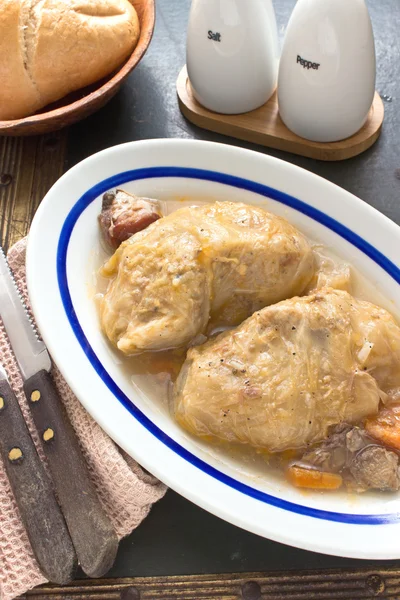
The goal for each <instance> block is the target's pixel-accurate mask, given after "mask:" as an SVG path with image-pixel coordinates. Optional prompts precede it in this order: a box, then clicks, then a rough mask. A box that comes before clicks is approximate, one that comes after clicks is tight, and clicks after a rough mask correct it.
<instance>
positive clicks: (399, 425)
mask: <svg viewBox="0 0 400 600" xmlns="http://www.w3.org/2000/svg"><path fill="white" fill-rule="evenodd" d="M365 429H366V431H367V432H368V433H369V434H370V435H371V436H372V437H374V438H375V439H376V440H378V441H380V442H382V444H385V445H386V446H390V447H392V448H396V450H400V406H393V407H390V408H383V409H382V410H380V411H379V413H378V414H377V415H376V417H372V418H370V419H367V420H366V422H365Z"/></svg>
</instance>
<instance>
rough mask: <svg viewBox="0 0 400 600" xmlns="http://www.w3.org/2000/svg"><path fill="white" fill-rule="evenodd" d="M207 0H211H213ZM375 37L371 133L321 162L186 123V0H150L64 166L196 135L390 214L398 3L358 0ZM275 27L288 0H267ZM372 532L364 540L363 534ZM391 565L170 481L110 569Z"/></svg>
mask: <svg viewBox="0 0 400 600" xmlns="http://www.w3.org/2000/svg"><path fill="white" fill-rule="evenodd" d="M215 1H216V0H215ZM367 3H368V6H369V9H370V12H371V17H372V21H373V27H374V32H375V39H376V49H377V89H378V91H379V92H380V93H381V95H382V97H383V98H386V100H385V110H386V113H385V122H384V127H383V132H382V135H381V138H380V139H379V140H378V142H377V143H376V144H375V146H373V147H372V148H371V149H370V150H368V151H367V152H366V153H364V154H362V155H361V156H359V157H357V158H354V159H351V160H348V161H345V162H339V163H324V162H321V161H316V160H310V159H307V158H302V157H298V156H294V155H291V154H286V153H283V152H278V151H271V150H269V149H265V148H262V147H259V146H255V145H252V144H246V143H244V142H240V141H238V140H234V139H231V138H228V137H224V136H220V135H217V134H213V133H210V132H207V131H204V130H201V129H199V128H198V127H195V126H193V125H191V124H190V123H188V122H187V121H186V120H185V119H184V117H183V116H182V115H181V113H180V111H179V109H178V103H177V99H176V91H175V82H176V78H177V76H178V73H179V71H180V69H181V67H182V66H183V64H184V62H185V43H186V39H185V38H186V26H187V20H188V13H189V6H190V1H189V0H158V1H157V19H156V20H157V24H156V30H155V34H154V38H153V41H152V44H151V46H150V49H149V51H148V53H147V54H146V56H145V57H144V59H143V61H142V62H141V64H140V65H139V67H138V68H137V69H136V70H135V71H134V72H133V73H132V74H131V76H130V78H129V80H128V81H127V83H126V84H125V85H124V87H123V88H122V90H121V91H120V93H119V94H118V95H117V96H116V97H115V98H114V99H113V100H112V101H111V102H110V103H109V104H108V105H107V106H106V107H105V108H104V109H102V110H101V111H99V112H98V113H97V114H95V115H93V116H92V117H90V118H88V119H86V120H85V121H84V122H82V123H80V124H77V125H75V126H73V127H72V128H71V130H70V141H69V154H68V166H72V165H73V164H75V163H76V162H78V161H79V160H81V159H83V158H85V157H87V156H89V155H90V154H92V153H94V152H97V151H99V150H102V149H104V148H107V147H109V146H113V145H115V144H120V143H122V142H127V141H132V140H141V139H148V138H163V137H175V138H197V139H205V140H215V141H219V142H223V143H226V144H236V145H238V146H243V147H247V148H251V149H254V150H257V151H259V152H264V153H266V154H270V155H273V156H277V157H279V158H282V159H283V160H287V161H289V162H292V163H294V164H297V165H299V166H301V167H304V168H305V169H308V170H309V171H313V172H314V173H317V174H318V175H321V176H322V177H325V178H326V179H329V180H330V181H332V182H334V183H336V184H338V185H340V186H341V187H343V188H345V189H346V190H348V191H350V192H352V193H354V194H356V195H357V196H359V197H360V198H362V199H363V200H365V201H366V202H368V203H369V204H371V205H373V206H375V207H376V208H377V209H378V210H380V211H381V212H383V213H384V214H386V215H387V216H388V217H390V218H391V219H393V220H394V221H396V222H397V223H399V224H400V175H399V173H400V135H399V133H400V111H399V108H398V107H399V102H400V45H399V42H398V32H399V31H400V5H399V3H398V0H380V1H379V2H376V1H375V2H374V1H373V0H367ZM274 4H275V9H276V13H277V20H278V26H279V31H280V34H281V35H282V34H283V32H284V27H285V25H286V23H287V20H288V18H289V15H290V12H291V10H292V8H293V6H294V4H295V0H275V3H274ZM372 543H373V540H371V544H372ZM374 564H375V565H376V566H378V564H379V566H383V565H385V566H391V565H397V566H399V565H400V561H398V562H397V563H396V562H394V561H392V562H390V561H384V562H380V563H377V562H373V561H370V562H367V561H357V560H348V559H342V558H335V557H329V556H322V555H319V554H314V553H311V552H306V551H302V550H297V549H294V548H289V547H287V546H283V545H281V544H277V543H275V542H271V541H269V540H265V539H262V538H260V537H258V536H256V535H253V534H250V533H248V532H246V531H242V530H241V529H239V528H237V527H234V526H232V525H230V524H228V523H225V522H224V521H222V520H220V519H218V518H217V517H214V516H212V515H210V514H208V513H207V512H205V511H203V510H202V509H200V508H198V507H196V506H194V505H193V504H191V503H190V502H188V501H187V500H185V499H183V498H181V497H180V496H178V495H177V494H175V493H174V492H172V491H170V492H168V494H167V495H166V497H165V498H164V499H163V500H162V501H161V502H159V503H158V504H157V505H156V506H155V507H154V508H153V510H152V511H151V513H150V515H149V517H148V518H147V519H146V520H145V522H144V523H143V524H142V525H141V526H140V527H139V528H138V529H137V530H136V531H135V532H134V533H133V534H132V535H131V536H130V537H129V538H127V539H126V540H124V541H123V542H122V543H121V546H120V550H119V554H118V559H117V562H116V564H115V567H114V568H113V569H112V571H111V572H110V573H109V575H110V576H112V577H123V576H128V575H130V576H133V575H143V576H146V575H173V574H194V573H218V572H235V571H265V570H285V569H312V568H343V567H358V568H359V567H361V566H371V565H374Z"/></svg>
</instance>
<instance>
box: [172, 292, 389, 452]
mask: <svg viewBox="0 0 400 600" xmlns="http://www.w3.org/2000/svg"><path fill="white" fill-rule="evenodd" d="M365 344H368V345H369V346H371V348H369V350H370V351H369V352H368V353H367V352H363V351H362V349H363V348H364V347H365ZM399 358H400V328H399V327H398V325H397V324H396V323H395V321H394V319H393V318H392V317H391V316H390V315H389V313H387V312H386V311H385V310H383V309H381V308H378V307H376V306H374V305H373V304H371V303H369V302H362V301H358V300H356V299H354V298H353V297H352V296H351V295H350V294H348V293H347V292H345V291H341V290H333V289H331V288H324V289H323V290H320V291H318V292H317V293H315V294H312V295H310V296H304V297H295V298H291V299H290V300H286V301H283V302H280V303H278V304H275V305H273V306H269V307H267V308H264V309H263V310H261V311H259V312H257V313H255V314H254V315H253V316H252V317H250V318H249V319H247V320H246V321H245V322H244V323H243V324H242V325H241V326H240V327H238V328H237V329H234V330H231V331H228V332H225V333H222V334H220V335H219V336H217V337H216V338H215V339H213V340H210V341H209V342H207V343H205V344H203V345H202V346H197V347H195V348H191V349H190V350H189V351H188V354H187V359H186V361H185V363H184V365H183V367H182V370H181V372H180V375H179V377H178V380H177V382H176V386H175V415H176V418H177V420H178V421H179V423H181V424H182V426H183V427H185V428H186V429H187V430H189V431H190V432H192V433H194V434H196V435H199V436H214V437H216V438H220V439H223V440H227V441H231V442H242V443H246V444H251V445H252V446H256V447H261V448H265V449H267V450H269V451H270V452H278V451H283V450H287V449H294V448H302V447H304V446H305V445H307V444H313V443H316V442H318V441H321V440H323V439H325V438H326V437H327V436H328V434H329V430H330V428H331V427H332V426H335V425H338V424H340V423H343V422H346V423H349V424H356V423H358V422H360V421H362V420H363V419H364V418H366V417H368V416H369V415H373V414H376V413H377V411H378V406H379V402H380V398H381V396H382V395H384V392H385V391H386V387H387V386H388V385H390V386H399V384H400V369H399V368H398V366H399ZM364 369H365V370H364Z"/></svg>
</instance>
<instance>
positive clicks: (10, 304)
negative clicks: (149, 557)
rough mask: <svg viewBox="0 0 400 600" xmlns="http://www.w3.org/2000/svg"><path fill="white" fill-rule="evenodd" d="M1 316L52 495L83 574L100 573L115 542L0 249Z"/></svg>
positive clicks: (42, 349)
mask: <svg viewBox="0 0 400 600" xmlns="http://www.w3.org/2000/svg"><path fill="white" fill-rule="evenodd" d="M0 290H1V291H0V317H1V319H2V321H3V324H4V327H5V329H6V332H7V335H8V337H9V340H10V343H11V346H12V349H13V352H14V354H15V357H16V359H17V362H18V365H19V367H20V370H21V373H22V376H23V379H24V391H25V395H26V397H27V400H28V404H29V407H30V410H31V412H32V416H33V420H34V422H35V425H36V428H37V430H38V432H39V436H40V439H41V442H42V446H43V450H44V453H45V455H46V458H47V461H48V464H49V468H50V472H51V476H52V479H53V483H54V487H55V491H56V494H57V497H58V500H59V503H60V505H61V509H62V511H63V514H64V517H65V520H66V522H67V526H68V529H69V532H70V535H71V538H72V541H73V544H74V546H75V550H76V553H77V556H78V560H79V563H80V565H81V567H82V570H83V571H84V572H85V573H86V574H87V575H88V576H89V577H100V576H102V575H104V574H105V573H106V572H107V571H108V570H109V569H110V568H111V566H112V565H113V563H114V560H115V556H116V553H117V549H118V539H117V536H116V533H115V531H114V528H113V525H112V523H111V521H110V519H109V518H108V516H107V515H106V513H105V512H104V510H103V508H102V506H101V504H100V501H99V498H98V496H97V492H96V490H95V487H94V485H93V483H92V481H91V479H90V476H89V473H88V470H87V466H86V463H85V460H84V458H83V455H82V452H81V449H80V446H79V442H78V439H77V437H76V435H75V431H74V429H73V428H72V425H71V423H70V421H69V419H68V416H67V414H66V411H65V408H64V405H63V403H62V402H61V399H60V397H59V395H58V392H57V389H56V387H55V385H54V383H53V379H52V377H51V374H50V371H51V360H50V357H49V354H48V352H47V349H46V346H45V344H44V342H43V341H42V340H41V339H40V338H39V334H38V331H37V330H36V328H35V326H34V323H33V321H32V319H31V317H30V315H29V312H28V310H27V309H26V306H25V304H24V302H23V298H22V296H21V294H20V292H19V290H18V287H17V285H16V283H15V280H14V277H13V274H12V271H11V269H10V267H9V265H8V262H7V259H6V256H5V254H4V252H3V250H2V248H1V247H0Z"/></svg>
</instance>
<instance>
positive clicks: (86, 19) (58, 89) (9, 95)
mask: <svg viewBox="0 0 400 600" xmlns="http://www.w3.org/2000/svg"><path fill="white" fill-rule="evenodd" d="M138 38H139V21H138V17H137V14H136V11H135V9H134V7H133V6H132V4H131V3H130V2H129V0H0V120H8V119H18V118H21V117H24V116H27V115H30V114H32V113H34V112H36V111H37V110H39V109H40V108H42V107H44V106H46V105H47V104H49V103H50V102H54V101H56V100H59V99H60V98H62V97H63V96H65V95H67V94H69V93H70V92H72V91H75V90H78V89H79V88H82V87H84V86H86V85H89V84H91V83H94V82H95V81H98V80H99V79H101V78H102V77H105V76H106V75H108V74H109V73H111V72H112V71H113V70H114V69H116V68H117V67H118V66H119V65H120V64H121V63H122V62H123V61H124V60H125V59H126V58H127V57H128V56H129V54H130V53H131V52H132V50H133V48H134V47H135V45H136V44H137V41H138Z"/></svg>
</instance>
